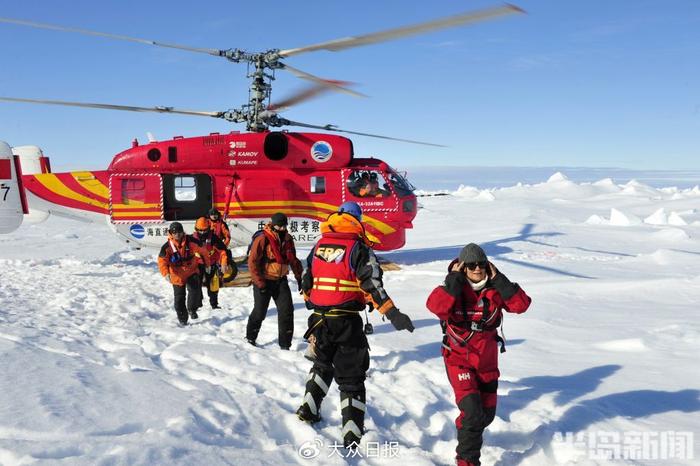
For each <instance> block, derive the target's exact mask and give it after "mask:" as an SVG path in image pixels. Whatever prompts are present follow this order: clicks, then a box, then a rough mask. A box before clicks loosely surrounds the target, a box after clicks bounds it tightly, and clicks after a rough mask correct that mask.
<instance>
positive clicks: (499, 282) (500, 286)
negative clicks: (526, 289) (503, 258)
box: [491, 272, 520, 299]
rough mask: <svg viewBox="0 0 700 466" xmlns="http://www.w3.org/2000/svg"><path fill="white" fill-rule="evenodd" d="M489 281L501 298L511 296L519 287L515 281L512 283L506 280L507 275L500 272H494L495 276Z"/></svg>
mask: <svg viewBox="0 0 700 466" xmlns="http://www.w3.org/2000/svg"><path fill="white" fill-rule="evenodd" d="M491 283H492V284H493V287H494V288H496V291H498V294H500V295H501V297H502V298H503V299H510V298H512V297H513V296H514V295H515V293H517V292H518V290H519V289H520V287H519V286H518V284H517V283H513V282H511V281H510V280H508V277H506V276H505V275H503V274H502V273H501V272H496V276H495V277H493V278H492V279H491Z"/></svg>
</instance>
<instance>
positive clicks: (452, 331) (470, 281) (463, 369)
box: [426, 243, 531, 466]
mask: <svg viewBox="0 0 700 466" xmlns="http://www.w3.org/2000/svg"><path fill="white" fill-rule="evenodd" d="M530 302H531V299H530V297H529V296H528V295H527V294H525V292H524V291H523V290H522V288H520V286H519V285H518V284H517V283H512V282H511V281H510V280H508V278H507V277H506V276H505V275H504V274H503V273H501V272H500V271H499V270H498V269H497V268H496V267H495V266H494V265H493V264H492V263H491V262H490V261H489V260H488V258H487V256H486V253H485V252H484V250H483V249H482V248H481V247H480V246H479V245H477V244H474V243H469V244H467V245H466V246H464V248H462V250H461V252H460V253H459V258H458V259H455V260H453V261H452V263H450V265H449V266H448V273H447V276H446V277H445V283H444V285H442V286H438V287H437V288H435V289H434V290H433V291H432V293H431V294H430V296H429V297H428V301H427V303H426V305H427V307H428V309H429V310H430V311H431V312H432V313H434V314H435V315H437V316H438V318H439V319H440V324H441V326H442V329H443V340H442V356H443V359H444V361H445V366H446V368H447V378H448V380H449V382H450V384H451V385H452V389H453V390H454V393H455V401H456V403H457V407H458V408H459V411H460V413H459V416H458V417H457V420H456V425H457V449H456V452H457V458H456V460H457V465H458V466H479V465H480V464H481V463H480V456H481V445H482V443H483V433H484V429H486V427H487V426H488V425H489V424H490V423H491V422H492V421H493V418H494V416H495V414H496V390H497V388H498V377H499V375H500V372H499V370H498V344H499V342H500V343H501V352H504V351H505V346H504V345H505V341H504V340H503V338H502V337H501V336H499V335H498V327H499V325H501V322H502V320H503V311H506V312H512V313H516V314H520V313H523V312H525V311H526V310H527V309H528V307H529V306H530Z"/></svg>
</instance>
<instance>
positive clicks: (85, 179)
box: [70, 172, 109, 200]
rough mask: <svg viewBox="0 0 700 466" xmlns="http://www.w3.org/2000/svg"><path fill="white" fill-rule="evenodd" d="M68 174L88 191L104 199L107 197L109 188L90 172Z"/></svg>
mask: <svg viewBox="0 0 700 466" xmlns="http://www.w3.org/2000/svg"><path fill="white" fill-rule="evenodd" d="M70 174H71V176H72V177H73V179H75V181H77V182H78V184H79V185H80V186H82V187H83V188H84V189H85V190H86V191H90V192H91V193H92V194H95V195H97V196H100V197H101V198H104V199H105V200H108V199H109V188H107V186H105V185H104V184H102V182H101V181H100V180H98V179H97V177H95V175H93V174H92V172H70Z"/></svg>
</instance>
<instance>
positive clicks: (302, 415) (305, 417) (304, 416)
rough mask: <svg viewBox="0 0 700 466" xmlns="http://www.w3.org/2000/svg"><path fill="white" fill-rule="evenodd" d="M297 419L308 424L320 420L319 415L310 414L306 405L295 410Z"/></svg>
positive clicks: (309, 409)
mask: <svg viewBox="0 0 700 466" xmlns="http://www.w3.org/2000/svg"><path fill="white" fill-rule="evenodd" d="M297 417H298V418H299V420H301V421H304V422H308V423H309V424H316V423H317V422H319V421H320V420H321V415H320V414H318V413H316V414H314V413H312V412H311V408H309V405H308V404H306V403H304V404H303V405H301V406H299V409H297Z"/></svg>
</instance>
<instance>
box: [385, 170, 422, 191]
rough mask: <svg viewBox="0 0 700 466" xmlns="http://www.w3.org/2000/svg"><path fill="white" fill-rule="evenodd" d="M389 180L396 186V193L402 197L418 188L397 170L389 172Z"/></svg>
mask: <svg viewBox="0 0 700 466" xmlns="http://www.w3.org/2000/svg"><path fill="white" fill-rule="evenodd" d="M389 181H390V182H391V184H392V185H393V186H394V190H396V193H397V194H398V195H399V196H400V197H404V196H408V195H410V194H412V193H413V191H415V190H416V187H415V186H413V185H412V184H411V183H410V182H409V181H408V180H407V179H406V178H405V177H403V176H401V175H400V174H398V173H397V172H395V171H390V172H389Z"/></svg>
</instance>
